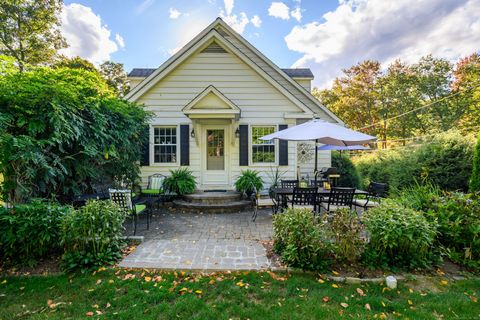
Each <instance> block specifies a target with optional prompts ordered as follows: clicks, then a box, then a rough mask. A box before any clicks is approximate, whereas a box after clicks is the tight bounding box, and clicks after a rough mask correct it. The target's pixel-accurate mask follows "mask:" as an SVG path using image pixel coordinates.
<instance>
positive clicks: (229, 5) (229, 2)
mask: <svg viewBox="0 0 480 320" xmlns="http://www.w3.org/2000/svg"><path fill="white" fill-rule="evenodd" d="M223 2H224V4H225V12H226V13H227V15H228V16H229V15H231V14H232V11H233V3H234V1H233V0H224V1H223Z"/></svg>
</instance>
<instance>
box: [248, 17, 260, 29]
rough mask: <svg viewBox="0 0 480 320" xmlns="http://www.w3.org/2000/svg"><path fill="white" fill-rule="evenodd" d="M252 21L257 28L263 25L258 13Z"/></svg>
mask: <svg viewBox="0 0 480 320" xmlns="http://www.w3.org/2000/svg"><path fill="white" fill-rule="evenodd" d="M250 22H251V23H252V24H253V26H254V27H255V28H260V26H261V25H262V20H261V19H260V17H259V16H257V15H254V16H253V18H252V19H250Z"/></svg>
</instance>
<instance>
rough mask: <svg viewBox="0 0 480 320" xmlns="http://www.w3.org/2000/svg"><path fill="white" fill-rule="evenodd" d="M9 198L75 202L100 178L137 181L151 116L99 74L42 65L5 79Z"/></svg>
mask: <svg viewBox="0 0 480 320" xmlns="http://www.w3.org/2000/svg"><path fill="white" fill-rule="evenodd" d="M0 115H1V116H0V150H2V152H1V153H0V174H1V175H3V177H4V183H3V185H2V186H1V188H2V193H3V195H4V199H6V200H8V201H12V202H23V201H26V200H27V199H29V198H30V197H42V198H51V197H57V198H59V199H62V200H68V199H71V198H72V197H73V196H74V195H77V194H80V193H82V192H85V191H87V190H88V191H91V188H92V185H93V184H94V183H95V182H96V181H125V180H126V181H135V180H136V179H137V178H138V174H139V166H138V161H139V160H140V156H141V147H142V143H143V133H144V128H145V126H146V124H147V121H148V117H149V115H148V113H147V112H146V111H144V110H143V108H141V107H139V106H137V105H136V104H133V103H130V102H127V101H124V100H121V99H120V98H117V97H116V96H115V94H114V92H113V91H112V90H111V89H110V88H109V87H108V85H107V84H106V83H105V81H104V80H103V79H102V78H101V77H100V76H99V75H98V74H97V73H95V72H89V71H86V70H83V69H81V68H80V69H78V68H77V69H71V68H46V67H37V68H33V69H31V70H27V71H24V72H16V73H12V74H9V75H6V76H3V77H0Z"/></svg>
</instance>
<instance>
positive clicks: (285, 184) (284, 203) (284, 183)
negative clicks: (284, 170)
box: [280, 179, 299, 209]
mask: <svg viewBox="0 0 480 320" xmlns="http://www.w3.org/2000/svg"><path fill="white" fill-rule="evenodd" d="M298 183H299V181H298V179H297V180H280V186H281V187H282V188H287V189H290V188H291V189H293V188H296V187H298ZM291 200H292V198H291V197H289V196H286V195H283V196H282V197H281V199H280V206H281V209H284V208H288V203H289V202H290V201H291Z"/></svg>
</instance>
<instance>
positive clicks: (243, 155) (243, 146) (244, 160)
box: [238, 124, 248, 166]
mask: <svg viewBox="0 0 480 320" xmlns="http://www.w3.org/2000/svg"><path fill="white" fill-rule="evenodd" d="M238 127H239V130H240V139H239V147H240V149H239V152H240V165H241V166H248V125H246V124H241V125H240V126H238Z"/></svg>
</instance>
